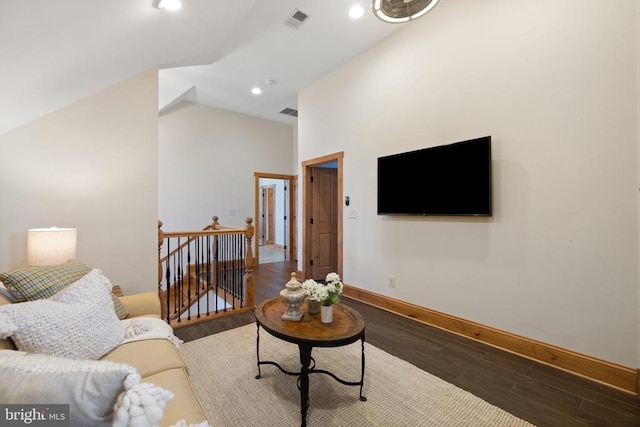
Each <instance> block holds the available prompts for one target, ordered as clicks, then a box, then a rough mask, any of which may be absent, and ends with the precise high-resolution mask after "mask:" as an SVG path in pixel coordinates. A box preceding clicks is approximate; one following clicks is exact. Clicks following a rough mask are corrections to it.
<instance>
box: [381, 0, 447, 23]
mask: <svg viewBox="0 0 640 427" xmlns="http://www.w3.org/2000/svg"><path fill="white" fill-rule="evenodd" d="M439 1H440V0H373V12H374V13H375V14H376V16H377V17H378V18H380V19H381V20H383V21H385V22H391V23H402V22H409V21H413V20H414V19H418V18H420V17H421V16H422V15H424V14H425V13H427V12H429V11H430V10H431V9H433V8H434V7H435V6H436V5H437V4H438V2H439Z"/></svg>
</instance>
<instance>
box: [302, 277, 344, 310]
mask: <svg viewBox="0 0 640 427" xmlns="http://www.w3.org/2000/svg"><path fill="white" fill-rule="evenodd" d="M325 281H326V282H327V283H326V284H322V283H318V282H316V281H315V280H313V279H307V280H305V281H304V283H303V284H302V289H304V291H305V292H306V293H307V298H308V299H310V300H313V301H318V302H319V303H320V304H322V305H333V304H337V303H339V302H340V295H342V288H343V285H342V280H341V279H340V276H338V274H336V273H329V274H327V277H326V278H325Z"/></svg>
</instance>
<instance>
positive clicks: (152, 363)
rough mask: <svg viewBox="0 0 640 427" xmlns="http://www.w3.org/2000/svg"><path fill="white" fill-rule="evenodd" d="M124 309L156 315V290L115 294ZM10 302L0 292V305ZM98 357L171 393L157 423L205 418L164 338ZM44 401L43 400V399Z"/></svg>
mask: <svg viewBox="0 0 640 427" xmlns="http://www.w3.org/2000/svg"><path fill="white" fill-rule="evenodd" d="M118 298H119V299H120V301H121V302H122V303H123V305H124V306H125V307H126V309H127V310H128V312H129V314H128V316H127V317H128V318H132V317H140V316H143V317H144V316H150V317H156V318H159V317H160V300H159V298H158V295H157V293H154V292H150V293H144V294H137V295H130V296H122V297H118ZM4 304H11V302H10V301H9V300H8V299H7V298H5V297H4V296H3V295H1V294H0V305H4ZM6 349H12V350H15V349H16V347H15V346H14V344H13V342H12V341H11V340H10V339H5V340H0V350H6ZM101 360H108V361H112V362H117V363H123V364H127V365H130V366H133V367H134V368H136V369H137V371H138V373H139V374H140V376H141V377H142V381H143V382H145V383H153V384H155V385H156V386H158V387H162V388H164V389H165V390H169V391H171V392H172V393H173V394H174V396H175V397H174V398H173V399H172V400H170V401H169V402H168V404H167V406H166V407H165V409H164V414H163V417H162V422H161V424H160V425H161V426H171V425H173V424H175V423H177V422H178V421H180V420H185V421H186V424H190V423H193V424H198V423H202V422H203V421H206V420H207V417H206V414H205V412H204V410H203V409H202V405H201V404H200V401H199V399H198V397H197V396H196V394H195V392H194V390H193V388H192V387H191V383H190V381H189V377H188V374H187V368H186V365H185V363H184V361H183V360H182V358H181V356H180V352H179V351H178V349H177V348H176V346H175V345H174V344H173V343H172V342H171V341H169V340H167V339H150V340H144V341H136V342H131V343H127V344H121V345H120V346H118V347H117V348H115V349H114V350H112V351H111V352H110V353H108V354H106V355H105V356H104V357H103V358H102V359H101ZM43 403H47V402H43Z"/></svg>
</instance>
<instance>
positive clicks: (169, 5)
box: [157, 0, 182, 10]
mask: <svg viewBox="0 0 640 427" xmlns="http://www.w3.org/2000/svg"><path fill="white" fill-rule="evenodd" d="M157 7H158V9H167V10H178V9H180V8H181V7H182V3H180V0H159V1H158V6H157Z"/></svg>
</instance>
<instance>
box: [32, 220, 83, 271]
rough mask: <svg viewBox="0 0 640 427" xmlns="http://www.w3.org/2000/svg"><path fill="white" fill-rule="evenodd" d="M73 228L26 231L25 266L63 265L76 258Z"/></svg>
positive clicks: (76, 231)
mask: <svg viewBox="0 0 640 427" xmlns="http://www.w3.org/2000/svg"><path fill="white" fill-rule="evenodd" d="M77 233H78V230H76V229H75V228H58V227H51V228H32V229H30V230H28V231H27V264H28V265H33V266H45V265H58V264H64V263H65V262H67V261H69V260H70V259H74V258H75V257H76V239H77Z"/></svg>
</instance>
